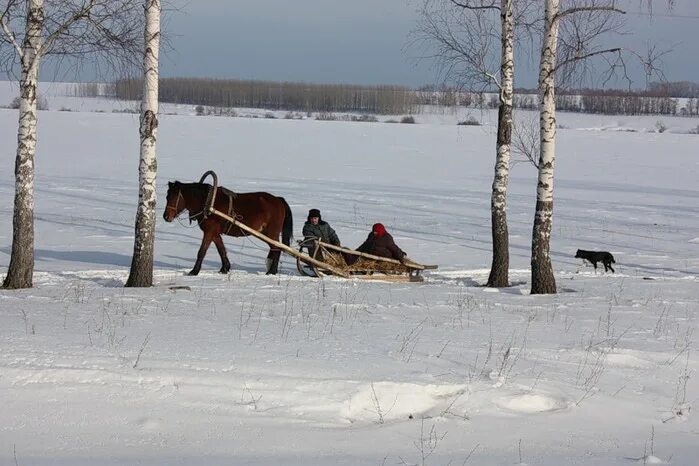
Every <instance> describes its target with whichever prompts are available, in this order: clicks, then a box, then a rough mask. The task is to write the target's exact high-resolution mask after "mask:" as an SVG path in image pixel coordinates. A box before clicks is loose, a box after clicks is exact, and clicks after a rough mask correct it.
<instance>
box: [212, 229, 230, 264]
mask: <svg viewBox="0 0 699 466" xmlns="http://www.w3.org/2000/svg"><path fill="white" fill-rule="evenodd" d="M214 244H215V245H216V250H218V255H219V256H221V270H219V272H221V273H228V272H229V271H230V270H231V263H230V261H229V260H228V254H226V246H224V245H223V238H221V235H214Z"/></svg>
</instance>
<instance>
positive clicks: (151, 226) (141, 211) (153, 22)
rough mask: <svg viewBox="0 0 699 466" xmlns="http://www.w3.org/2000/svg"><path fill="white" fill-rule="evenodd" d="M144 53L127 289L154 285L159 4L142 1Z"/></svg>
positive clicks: (156, 1)
mask: <svg viewBox="0 0 699 466" xmlns="http://www.w3.org/2000/svg"><path fill="white" fill-rule="evenodd" d="M144 9H145V14H146V26H145V49H144V53H143V100H142V102H141V118H140V123H141V124H140V138H141V153H140V161H139V165H138V177H139V195H138V209H137V213H136V228H135V239H134V255H133V259H132V261H131V272H130V274H129V279H128V280H127V282H126V286H152V285H153V249H154V243H155V201H156V192H155V177H156V172H157V162H156V151H155V149H156V141H157V134H158V78H159V54H160V15H161V5H160V0H145V7H144Z"/></svg>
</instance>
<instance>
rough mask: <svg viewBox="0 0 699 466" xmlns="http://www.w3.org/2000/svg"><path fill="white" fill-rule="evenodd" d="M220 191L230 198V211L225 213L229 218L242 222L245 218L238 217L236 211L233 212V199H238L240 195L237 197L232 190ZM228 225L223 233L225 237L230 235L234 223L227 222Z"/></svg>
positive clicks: (223, 189) (220, 189)
mask: <svg viewBox="0 0 699 466" xmlns="http://www.w3.org/2000/svg"><path fill="white" fill-rule="evenodd" d="M218 191H219V192H221V193H223V194H225V195H226V197H227V198H228V209H227V210H226V212H224V213H225V214H226V215H228V216H229V217H232V218H234V219H236V220H241V219H242V218H243V217H241V216H239V215H237V214H236V213H235V210H233V199H235V198H236V197H238V195H237V194H236V193H234V192H233V191H231V190H229V189H226V188H224V187H220V188H218ZM226 223H227V224H228V225H227V226H226V227H225V229H224V230H223V231H222V232H221V233H223V234H224V235H227V234H228V233H230V231H231V228H233V223H231V222H228V221H227V222H226Z"/></svg>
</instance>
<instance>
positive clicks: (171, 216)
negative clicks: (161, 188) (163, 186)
mask: <svg viewBox="0 0 699 466" xmlns="http://www.w3.org/2000/svg"><path fill="white" fill-rule="evenodd" d="M186 208H187V205H186V202H185V200H184V196H183V195H182V183H180V182H179V181H175V182H174V183H173V182H168V184H167V203H166V205H165V212H163V218H164V219H165V221H166V222H172V221H173V220H175V218H176V217H177V216H178V215H179V214H180V213H181V212H182V211H183V210H184V209H186Z"/></svg>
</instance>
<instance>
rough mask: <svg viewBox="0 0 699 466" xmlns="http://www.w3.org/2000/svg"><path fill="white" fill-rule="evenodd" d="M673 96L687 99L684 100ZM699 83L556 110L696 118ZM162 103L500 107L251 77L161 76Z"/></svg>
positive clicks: (125, 90) (475, 98)
mask: <svg viewBox="0 0 699 466" xmlns="http://www.w3.org/2000/svg"><path fill="white" fill-rule="evenodd" d="M142 87H143V86H142V80H140V79H121V80H119V81H116V82H115V83H111V84H96V83H84V84H78V85H76V89H75V95H76V96H81V97H89V96H105V95H110V96H114V97H116V98H118V99H123V100H139V99H140V98H141V92H142ZM677 97H681V98H684V100H685V101H684V102H683V104H682V105H681V104H680V101H679V100H678V99H677ZM698 97H699V84H697V83H692V82H686V81H681V82H670V83H651V84H650V86H649V88H648V90H646V91H628V90H618V89H612V90H601V89H569V90H565V91H562V92H559V93H558V95H557V96H556V100H557V105H558V109H559V110H563V111H569V112H583V113H599V114H607V115H610V114H611V115H685V116H696V115H699V99H698ZM160 101H161V102H167V103H177V104H191V105H201V106H207V107H218V108H241V107H243V108H264V109H270V110H286V111H297V112H298V111H301V112H322V113H330V112H354V113H362V114H381V115H404V114H417V113H420V111H421V108H422V107H423V106H426V105H433V106H440V107H478V108H497V107H498V106H499V100H498V97H497V95H496V94H494V93H487V92H485V93H484V92H465V91H461V90H458V89H455V88H453V87H447V86H439V87H437V86H423V87H420V88H418V89H417V90H414V89H409V88H407V87H402V86H356V85H347V84H309V83H293V82H281V83H280V82H271V81H253V80H229V79H226V80H224V79H203V78H161V79H160ZM537 105H538V98H537V94H536V89H516V90H515V96H514V106H515V108H519V109H531V110H533V109H536V108H537Z"/></svg>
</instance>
